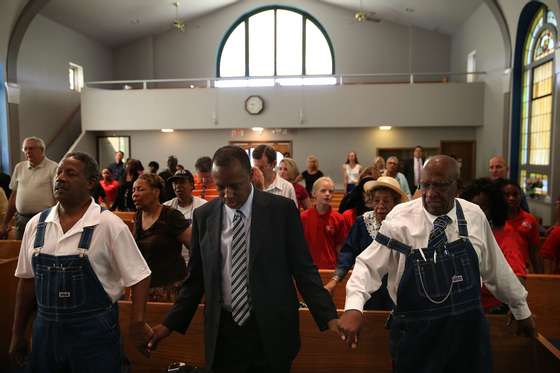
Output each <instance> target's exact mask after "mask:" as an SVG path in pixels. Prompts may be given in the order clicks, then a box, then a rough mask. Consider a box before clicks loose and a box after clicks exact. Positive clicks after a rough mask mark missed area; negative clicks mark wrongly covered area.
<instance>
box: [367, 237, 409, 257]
mask: <svg viewBox="0 0 560 373" xmlns="http://www.w3.org/2000/svg"><path fill="white" fill-rule="evenodd" d="M375 241H377V242H379V243H380V244H382V245H383V246H386V247H388V248H389V249H391V250H395V251H398V252H399V253H401V254H404V255H406V256H408V254H410V250H411V247H410V246H409V245H405V244H404V243H402V242H400V241H397V240H393V239H392V238H390V237H388V236H385V235H384V234H382V233H379V232H378V233H377V234H376V235H375Z"/></svg>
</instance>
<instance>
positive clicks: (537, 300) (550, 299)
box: [527, 274, 560, 340]
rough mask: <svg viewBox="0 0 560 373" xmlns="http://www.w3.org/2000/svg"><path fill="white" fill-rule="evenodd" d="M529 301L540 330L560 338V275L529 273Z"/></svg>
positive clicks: (549, 336)
mask: <svg viewBox="0 0 560 373" xmlns="http://www.w3.org/2000/svg"><path fill="white" fill-rule="evenodd" d="M527 291H528V292H529V295H528V298H527V300H528V302H529V307H530V308H531V311H532V312H533V314H534V315H535V317H536V322H537V328H538V329H539V332H540V333H541V334H542V335H543V336H545V337H546V338H549V339H555V340H560V275H535V274H529V275H527Z"/></svg>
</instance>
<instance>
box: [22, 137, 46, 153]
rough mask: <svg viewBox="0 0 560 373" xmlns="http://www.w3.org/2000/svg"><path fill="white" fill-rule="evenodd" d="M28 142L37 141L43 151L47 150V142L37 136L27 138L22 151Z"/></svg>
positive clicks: (24, 140)
mask: <svg viewBox="0 0 560 373" xmlns="http://www.w3.org/2000/svg"><path fill="white" fill-rule="evenodd" d="M26 141H35V142H36V143H38V144H39V146H40V147H41V149H43V151H46V150H47V146H46V145H45V141H44V140H43V139H42V138H40V137H35V136H31V137H26V138H25V139H23V142H22V143H21V148H22V149H23V146H24V145H25V142H26Z"/></svg>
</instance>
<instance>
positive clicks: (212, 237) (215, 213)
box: [203, 201, 224, 273]
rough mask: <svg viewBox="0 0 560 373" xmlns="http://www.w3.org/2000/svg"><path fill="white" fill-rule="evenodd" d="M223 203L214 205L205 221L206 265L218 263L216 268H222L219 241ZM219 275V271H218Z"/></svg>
mask: <svg viewBox="0 0 560 373" xmlns="http://www.w3.org/2000/svg"><path fill="white" fill-rule="evenodd" d="M223 208H224V207H223V203H222V202H221V201H220V202H219V203H216V205H215V206H214V208H213V209H212V212H211V214H210V216H209V217H208V220H207V225H206V229H207V237H208V247H204V248H203V249H204V250H205V251H206V254H207V258H208V263H216V260H217V263H219V265H218V268H219V269H221V268H222V256H221V250H220V240H221V236H222V210H223ZM220 273H221V270H220Z"/></svg>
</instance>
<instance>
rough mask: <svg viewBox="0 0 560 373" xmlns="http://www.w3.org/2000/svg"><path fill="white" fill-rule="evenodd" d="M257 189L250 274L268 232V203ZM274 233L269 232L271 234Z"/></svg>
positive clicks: (252, 213) (254, 204)
mask: <svg viewBox="0 0 560 373" xmlns="http://www.w3.org/2000/svg"><path fill="white" fill-rule="evenodd" d="M264 193H265V192H261V191H258V190H256V189H255V192H254V194H253V206H252V210H251V244H250V248H249V272H251V271H252V270H253V266H254V265H255V258H256V257H257V255H258V253H259V251H260V249H261V246H262V245H261V243H262V240H263V239H264V238H265V237H266V234H267V232H265V225H266V223H265V221H264V219H265V216H264V215H265V214H266V206H265V205H266V203H265V202H264V201H263V194H264ZM271 233H272V232H268V234H271Z"/></svg>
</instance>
